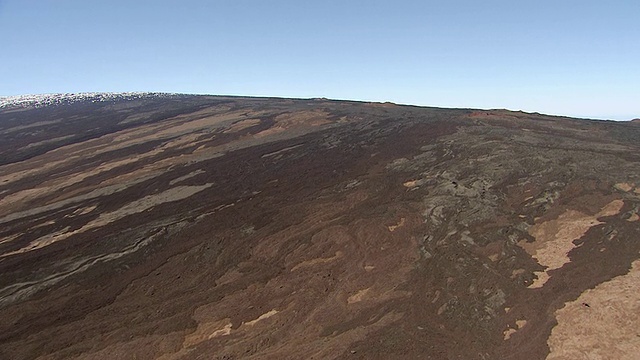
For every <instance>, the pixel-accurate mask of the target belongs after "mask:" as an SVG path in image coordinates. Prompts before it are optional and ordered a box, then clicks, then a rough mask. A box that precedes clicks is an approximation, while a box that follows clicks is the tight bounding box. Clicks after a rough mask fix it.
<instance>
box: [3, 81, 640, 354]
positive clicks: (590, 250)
mask: <svg viewBox="0 0 640 360" xmlns="http://www.w3.org/2000/svg"><path fill="white" fill-rule="evenodd" d="M36 100H37V99H36ZM36 100H33V99H30V98H23V99H22V100H21V101H14V102H5V103H3V105H2V106H0V319H1V320H2V321H0V358H1V359H36V358H37V359H163V360H169V359H245V358H250V359H545V358H547V359H637V354H639V353H640V329H639V326H640V325H639V324H640V260H639V259H640V238H639V234H640V215H639V212H640V140H639V139H640V124H639V123H637V122H626V123H621V122H606V121H591V120H584V119H582V120H579V119H570V118H562V117H553V116H546V115H540V114H530V113H523V112H511V111H506V110H489V111H488V110H469V109H437V108H422V107H412V106H399V105H394V104H389V103H384V104H381V103H361V102H348V101H330V100H326V99H310V100H290V99H274V98H241V97H220V96H192V95H176V94H173V95H168V94H137V95H136V94H124V95H121V96H119V95H109V96H105V95H100V94H90V95H87V96H84V97H83V96H75V97H73V96H71V95H67V96H66V97H65V96H59V97H57V98H53V100H52V99H51V98H49V100H47V101H40V100H37V101H36Z"/></svg>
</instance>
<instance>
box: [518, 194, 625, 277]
mask: <svg viewBox="0 0 640 360" xmlns="http://www.w3.org/2000/svg"><path fill="white" fill-rule="evenodd" d="M623 205H624V202H623V201H622V200H614V201H612V202H610V203H609V204H607V205H606V206H605V207H604V208H602V210H600V212H598V213H597V214H595V215H588V214H584V213H582V212H579V211H575V210H567V211H565V212H564V213H563V214H561V215H560V216H559V217H558V218H557V219H555V220H550V221H546V222H543V223H540V224H536V225H534V226H532V227H531V229H530V230H529V234H530V235H531V236H533V237H534V238H535V239H536V241H535V242H533V243H527V242H525V241H521V242H520V243H519V245H520V246H521V247H523V248H524V249H525V250H526V251H527V252H528V253H529V254H530V255H531V256H532V257H534V258H535V259H536V260H537V261H538V263H539V264H540V265H542V266H545V267H546V269H545V271H541V272H536V275H537V276H538V278H537V279H535V280H534V282H533V283H532V284H531V285H529V288H540V287H542V286H543V285H544V284H545V283H546V282H547V280H549V271H551V270H555V269H559V268H561V267H562V266H563V265H564V264H566V263H568V262H569V261H570V259H569V256H568V254H569V252H570V251H571V250H573V248H574V247H575V245H574V243H573V241H574V240H577V239H580V238H581V237H582V236H584V234H585V233H586V232H587V231H588V230H589V229H590V228H591V227H593V226H596V225H599V224H602V222H600V221H598V218H600V217H603V216H613V215H616V214H618V213H620V210H621V209H622V206H623Z"/></svg>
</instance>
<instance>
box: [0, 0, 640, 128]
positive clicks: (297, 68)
mask: <svg viewBox="0 0 640 360" xmlns="http://www.w3.org/2000/svg"><path fill="white" fill-rule="evenodd" d="M0 34H1V35H0V36H1V37H0V39H1V43H0V96H7V95H18V94H27V93H29V94H32V93H52V92H87V91H166V92H184V93H206V94H233V95H256V96H282V97H328V98H333V99H353V100H367V101H392V102H397V103H405V104H416V105H428V106H441V107H474V108H508V109H512V110H524V111H537V112H542V113H550V114H561V115H572V116H582V117H592V118H610V119H619V120H626V119H631V118H635V117H640V1H639V0H607V1H605V0H580V1H578V0H575V1H574V0H536V1H533V0H483V1H481V0H439V1H428V0H425V1H402V0H396V1H377V0H367V1H348V0H341V1H334V0H321V1H303V0H297V1H293V0H291V1H289V0H252V1H249V0H217V1H216V0H211V1H190V0H182V1H179V0H174V1H169V0H153V1H143V0H126V1H122V0H109V1H107V0H91V1H90V0H0Z"/></svg>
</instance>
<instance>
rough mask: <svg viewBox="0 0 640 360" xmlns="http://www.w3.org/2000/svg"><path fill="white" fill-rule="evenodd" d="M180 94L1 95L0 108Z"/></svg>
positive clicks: (38, 106) (34, 106) (36, 106)
mask: <svg viewBox="0 0 640 360" xmlns="http://www.w3.org/2000/svg"><path fill="white" fill-rule="evenodd" d="M176 95H178V94H173V93H158V92H120V93H113V92H87V93H60V94H36V95H17V96H7V97H0V109H11V108H40V107H45V106H52V105H65V104H73V103H76V102H83V101H90V102H94V103H95V102H107V101H114V100H136V99H144V98H150V97H172V96H176Z"/></svg>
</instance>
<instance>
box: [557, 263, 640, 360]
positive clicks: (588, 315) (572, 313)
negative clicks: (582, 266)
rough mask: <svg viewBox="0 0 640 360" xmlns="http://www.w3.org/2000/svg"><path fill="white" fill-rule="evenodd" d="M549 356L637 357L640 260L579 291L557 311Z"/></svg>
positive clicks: (638, 347) (638, 350)
mask: <svg viewBox="0 0 640 360" xmlns="http://www.w3.org/2000/svg"><path fill="white" fill-rule="evenodd" d="M556 319H557V321H558V325H557V326H556V327H554V328H553V330H552V331H551V336H550V337H549V340H548V341H547V343H548V345H549V348H550V350H551V352H550V354H549V356H547V359H548V360H551V359H553V360H558V359H616V360H618V359H628V360H633V359H638V354H640V326H639V324H640V260H637V261H635V262H634V263H633V265H632V268H631V270H630V271H629V273H628V274H626V275H623V276H618V277H616V278H614V279H612V280H610V281H608V282H605V283H602V284H600V285H598V286H596V287H595V288H594V289H590V290H587V291H585V292H584V293H582V295H580V297H578V298H577V299H576V300H575V301H573V302H570V303H567V304H565V306H564V308H562V309H560V310H558V311H556Z"/></svg>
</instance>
